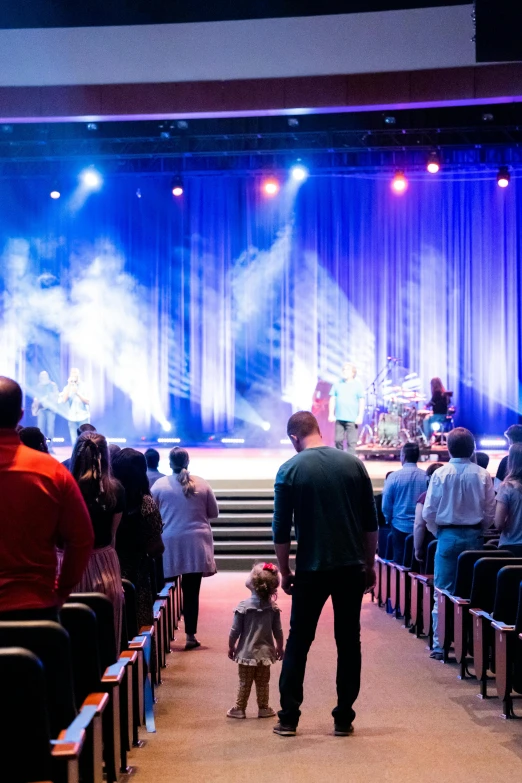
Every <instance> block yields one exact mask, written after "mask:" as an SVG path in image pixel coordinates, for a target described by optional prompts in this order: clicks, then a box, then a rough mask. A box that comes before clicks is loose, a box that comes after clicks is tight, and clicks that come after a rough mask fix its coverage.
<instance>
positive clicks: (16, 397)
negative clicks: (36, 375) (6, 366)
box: [0, 375, 23, 430]
mask: <svg viewBox="0 0 522 783" xmlns="http://www.w3.org/2000/svg"><path fill="white" fill-rule="evenodd" d="M22 415H23V410H22V390H21V388H20V386H19V385H18V384H17V382H16V381H13V380H12V378H5V377H4V376H3V375H0V429H9V430H14V429H16V425H17V424H18V422H19V421H20V419H21V418H22Z"/></svg>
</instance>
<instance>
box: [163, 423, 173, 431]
mask: <svg viewBox="0 0 522 783" xmlns="http://www.w3.org/2000/svg"><path fill="white" fill-rule="evenodd" d="M161 429H162V430H163V432H170V431H171V429H172V424H171V423H170V421H164V422H162V424H161Z"/></svg>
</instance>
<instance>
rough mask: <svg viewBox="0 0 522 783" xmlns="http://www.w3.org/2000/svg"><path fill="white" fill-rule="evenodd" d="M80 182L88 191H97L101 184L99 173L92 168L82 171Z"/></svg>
mask: <svg viewBox="0 0 522 783" xmlns="http://www.w3.org/2000/svg"><path fill="white" fill-rule="evenodd" d="M81 181H82V183H83V185H84V186H85V187H86V188H87V189H88V190H99V189H100V188H101V186H102V184H103V180H102V176H101V174H100V172H99V171H97V170H96V169H95V168H93V167H92V166H90V167H89V168H88V169H84V170H83V171H82V173H81Z"/></svg>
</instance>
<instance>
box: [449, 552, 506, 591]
mask: <svg viewBox="0 0 522 783" xmlns="http://www.w3.org/2000/svg"><path fill="white" fill-rule="evenodd" d="M483 557H504V558H506V557H511V553H510V552H509V551H508V550H506V549H493V550H491V551H489V550H484V549H467V550H466V551H465V552H461V553H460V555H459V557H458V560H457V575H456V578H455V592H454V593H453V594H454V595H458V596H459V598H469V597H470V595H471V585H472V582H473V568H474V567H475V563H476V562H477V560H480V559H481V558H483Z"/></svg>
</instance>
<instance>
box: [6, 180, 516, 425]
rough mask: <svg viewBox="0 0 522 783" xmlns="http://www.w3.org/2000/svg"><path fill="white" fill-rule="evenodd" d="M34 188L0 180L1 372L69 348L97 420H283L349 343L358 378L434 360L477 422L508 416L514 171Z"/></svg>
mask: <svg viewBox="0 0 522 783" xmlns="http://www.w3.org/2000/svg"><path fill="white" fill-rule="evenodd" d="M138 188H139V189H140V194H141V198H137V196H136V191H137V189H138ZM48 191H49V188H48V183H45V182H43V181H40V180H36V181H31V180H29V179H18V180H12V181H10V180H3V181H2V182H0V253H1V254H2V255H1V278H0V286H1V288H0V291H1V296H2V299H1V307H0V338H1V340H0V372H1V373H3V374H8V375H14V376H16V377H17V378H18V379H19V380H20V381H21V382H22V383H23V384H24V386H25V387H26V388H27V391H28V394H29V395H31V393H32V391H33V390H34V387H35V383H36V377H37V374H38V372H39V371H40V370H41V369H47V370H48V371H49V372H50V373H51V375H52V377H53V378H54V379H55V380H56V381H57V382H58V383H59V385H60V386H61V385H63V384H64V383H65V380H66V379H67V374H68V370H69V368H70V366H71V365H73V366H74V365H76V366H79V367H80V368H81V369H82V372H83V374H84V376H85V378H86V380H87V382H88V384H89V385H90V386H91V388H92V399H93V416H94V417H95V419H96V421H97V422H100V423H101V425H102V426H104V428H105V430H106V431H107V428H108V427H109V426H111V427H115V428H116V429H118V428H119V432H129V433H135V434H137V435H139V434H141V435H147V434H149V433H150V432H153V431H156V430H157V431H161V427H162V426H163V425H164V424H166V423H167V422H173V423H174V425H175V428H176V431H179V432H181V431H182V432H184V433H185V434H186V435H187V436H189V435H190V436H191V437H194V438H200V437H203V436H205V437H206V436H207V435H209V434H212V433H218V432H222V433H225V432H232V431H234V430H235V431H237V430H238V428H240V427H241V426H243V425H244V424H245V423H246V424H248V425H249V426H253V427H254V428H255V427H261V426H262V423H263V422H264V421H270V422H272V423H274V422H275V423H276V425H277V427H278V428H279V430H280V431H281V434H282V435H284V420H285V418H286V416H287V414H288V413H289V412H290V411H291V410H292V408H293V409H295V408H306V407H308V408H309V407H310V405H311V400H312V395H313V390H314V388H315V384H316V382H317V379H318V378H322V379H325V380H329V381H331V380H333V379H334V378H335V377H336V376H337V374H338V373H339V370H340V367H341V364H342V363H343V361H345V360H347V359H349V360H352V361H354V362H356V364H357V365H358V368H359V377H361V379H362V381H363V383H364V385H365V386H368V385H369V384H370V383H371V381H372V380H373V378H374V377H375V375H376V373H377V371H378V370H379V369H380V368H381V367H383V366H384V365H385V364H386V357H388V356H395V357H398V358H399V359H400V360H401V362H402V363H403V364H404V366H405V367H408V368H409V369H410V370H412V371H415V372H417V373H418V374H419V376H420V377H421V379H422V385H423V390H424V392H425V393H426V394H428V393H429V380H430V378H431V377H433V376H440V377H441V378H442V381H443V383H444V384H445V386H446V388H447V389H450V390H452V391H453V392H454V402H455V403H456V405H457V414H458V415H457V420H458V422H459V423H461V424H463V425H465V426H469V427H470V428H471V429H472V430H473V431H474V432H477V433H488V434H498V433H501V432H502V431H503V429H504V428H505V426H507V425H508V424H509V423H512V422H514V421H516V420H517V416H518V414H519V413H520V411H521V399H520V376H521V372H520V367H521V340H520V334H521V326H522V324H521V320H522V319H521V314H520V300H521V293H522V277H521V274H522V273H521V271H520V269H521V267H520V237H521V230H520V229H521V219H522V211H521V199H520V192H521V191H520V185H519V181H518V180H517V179H516V178H512V181H511V184H510V186H509V188H507V189H506V190H501V189H500V188H498V187H497V185H496V181H495V180H494V178H493V177H492V176H491V175H490V176H484V177H480V176H478V175H477V174H474V175H469V174H464V173H462V174H459V173H452V174H448V173H445V174H443V175H441V176H438V177H429V176H428V175H423V174H420V173H419V174H418V175H417V177H416V178H414V177H412V179H411V182H410V186H409V189H408V191H407V192H406V193H405V194H404V195H403V196H402V197H396V196H394V195H393V194H392V193H391V191H390V187H389V177H388V176H384V175H382V174H367V175H362V174H361V175H360V176H353V175H352V176H344V175H342V174H341V173H339V174H335V173H334V174H331V175H314V174H313V170H312V176H311V177H310V178H309V179H308V180H307V181H306V182H305V183H303V184H302V186H301V187H299V188H297V186H295V185H290V184H287V185H284V186H283V187H282V189H281V192H280V194H279V195H278V196H277V197H276V198H274V199H266V198H265V197H263V196H262V195H261V193H260V187H259V180H258V179H257V178H255V177H252V176H240V175H232V174H226V173H223V174H221V173H220V174H217V173H216V174H215V175H212V176H192V177H186V178H185V193H184V196H183V198H182V199H179V200H175V199H174V200H173V198H172V196H171V195H170V192H169V188H168V182H167V181H166V178H165V177H159V176H151V177H148V178H146V179H139V178H138V177H134V176H122V177H112V178H111V177H107V178H106V182H105V185H104V188H103V189H102V190H101V191H100V192H99V193H95V194H92V195H91V196H89V198H88V199H87V200H86V201H85V203H84V204H83V206H79V205H78V204H75V203H74V202H71V200H70V199H69V198H68V196H67V195H66V194H64V196H62V199H60V201H59V202H52V201H51V200H50V199H49V197H48ZM112 434H113V435H116V434H118V432H112Z"/></svg>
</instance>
